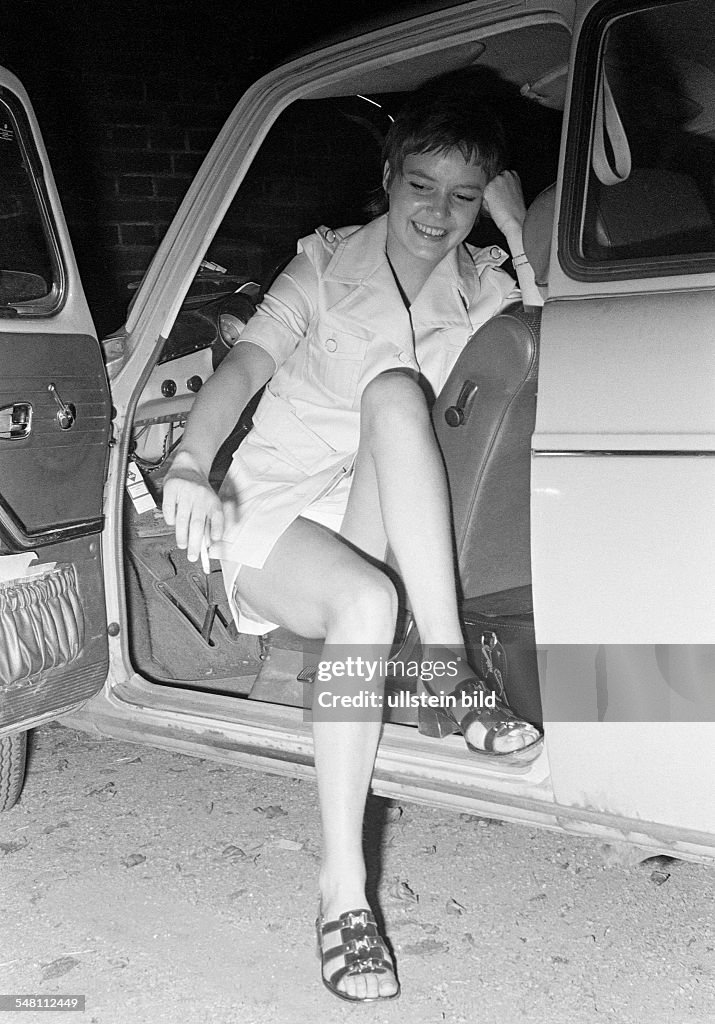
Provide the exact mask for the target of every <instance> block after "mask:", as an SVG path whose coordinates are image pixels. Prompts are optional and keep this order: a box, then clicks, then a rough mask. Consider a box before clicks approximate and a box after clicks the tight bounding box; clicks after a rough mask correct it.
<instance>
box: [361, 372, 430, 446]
mask: <svg viewBox="0 0 715 1024" xmlns="http://www.w3.org/2000/svg"><path fill="white" fill-rule="evenodd" d="M360 418H361V423H362V424H363V427H364V428H367V429H368V430H372V429H374V428H375V427H380V428H381V429H382V430H390V431H392V430H395V429H397V427H398V426H399V425H400V424H404V423H409V424H412V425H414V424H418V423H420V422H421V421H424V422H425V423H426V422H429V419H430V416H429V408H428V405H427V399H426V397H425V394H424V391H423V390H422V387H421V385H420V383H419V379H418V377H417V375H416V374H413V373H410V372H406V371H400V370H395V371H387V372H386V373H380V374H378V375H377V377H374V378H373V379H372V380H371V381H370V382H369V384H367V385H366V387H365V390H364V391H363V394H362V399H361V403H360Z"/></svg>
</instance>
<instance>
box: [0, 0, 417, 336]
mask: <svg viewBox="0 0 715 1024" xmlns="http://www.w3.org/2000/svg"><path fill="white" fill-rule="evenodd" d="M414 6H415V5H414V3H411V4H409V3H405V2H404V0H389V2H387V0H382V2H381V0H333V2H331V3H329V4H328V3H320V2H312V3H311V2H310V0H308V2H304V3H300V2H295V0H271V2H270V3H268V2H261V0H241V2H239V0H204V2H201V3H199V2H197V0H154V2H149V0H115V2H111V3H110V2H108V0H82V2H75V3H69V4H68V3H56V2H52V3H51V2H49V0H14V2H12V3H11V4H9V5H7V7H6V9H5V12H4V13H5V17H4V24H3V33H2V38H1V41H0V63H2V64H3V65H4V66H5V67H7V68H9V69H10V70H11V71H13V72H14V73H15V74H17V75H18V77H19V78H20V79H21V80H22V82H23V84H24V85H25V87H26V89H27V91H28V92H29V94H30V98H31V100H32V102H33V105H34V107H35V112H36V114H37V116H38V119H39V122H40V127H41V130H42V133H43V138H44V140H45V143H46V145H47V148H48V150H49V153H50V160H51V163H52V167H53V171H54V174H55V177H56V179H57V184H58V187H59V190H60V195H61V198H62V202H63V207H64V210H65V214H66V216H67V220H68V223H69V226H70V232H71V235H72V241H73V244H74V247H75V252H76V255H77V258H78V262H79V264H80V270H81V273H82V279H83V283H84V286H85V290H86V292H87V296H88V299H89V302H90V307H91V309H92V312H93V315H94V317H95V322H96V325H97V328H98V331H99V333H100V335H103V334H106V333H108V332H109V331H110V330H112V329H114V328H116V327H117V326H119V325H120V324H121V323H122V322H123V320H124V316H125V312H126V307H127V304H128V302H129V299H130V298H131V294H132V292H131V291H130V290H129V287H128V286H129V285H130V284H132V283H135V282H136V281H137V280H138V279H139V278H140V277H141V274H142V273H143V271H144V270H145V269H146V266H147V265H148V263H149V260H150V259H151V256H152V254H153V252H154V250H155V249H156V245H157V243H158V242H159V240H160V239H161V237H162V235H163V234H164V232H165V230H166V228H167V226H168V224H169V222H170V221H171V219H172V216H173V214H174V212H175V210H176V208H177V206H178V203H179V202H180V200H181V198H182V197H183V195H184V193H185V191H186V189H187V188H188V185H189V182H190V181H191V178H192V177H193V175H194V174H195V172H196V170H197V169H198V166H199V164H200V163H201V160H202V158H203V156H204V155H205V153H206V151H207V150H208V148H209V146H210V145H211V142H212V141H213V139H214V138H215V136H216V134H217V132H218V130H219V129H220V127H221V126H222V124H223V122H224V120H225V118H226V116H227V115H228V113H229V111H230V110H231V109H232V107H233V106H234V105H235V103H236V101H237V100H238V98H239V97H240V95H241V94H242V93H243V92H244V90H245V89H246V88H247V86H248V85H250V84H251V82H253V81H255V80H256V79H257V78H258V77H260V76H261V75H262V74H264V73H265V72H266V71H268V70H270V68H271V67H273V66H274V65H275V64H278V63H280V62H281V61H282V60H283V59H285V58H286V57H288V56H290V55H291V54H292V53H294V52H296V51H298V50H300V49H301V48H304V47H309V46H310V45H311V43H312V42H313V41H314V40H316V39H318V38H320V37H322V36H325V35H330V34H331V33H334V32H335V31H337V30H339V29H340V28H341V27H343V26H345V25H347V24H350V23H352V22H354V21H356V20H364V19H367V18H372V17H374V16H375V14H376V13H377V14H379V12H380V11H381V10H390V9H397V10H399V9H404V8H406V7H413V8H414Z"/></svg>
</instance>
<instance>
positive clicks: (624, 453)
mask: <svg viewBox="0 0 715 1024" xmlns="http://www.w3.org/2000/svg"><path fill="white" fill-rule="evenodd" d="M531 454H532V455H533V456H534V457H535V458H536V457H539V458H541V457H543V456H547V457H548V458H560V457H562V456H568V455H576V456H579V457H583V456H586V457H593V456H598V457H602V456H605V455H609V456H620V457H621V458H626V457H629V458H630V457H632V456H634V455H637V456H638V457H639V458H642V457H644V456H650V457H651V458H652V457H657V458H663V457H672V456H676V457H678V458H680V457H683V456H687V457H688V458H693V457H698V458H701V457H703V456H705V457H710V458H712V457H713V456H715V450H712V449H708V450H704V451H698V450H693V449H692V448H691V449H686V448H681V449H673V448H665V449H662V450H661V449H653V450H644V449H642V448H608V449H606V448H603V449H597V450H593V449H589V450H588V451H584V450H583V449H580V448H574V449H573V450H568V449H566V450H559V451H544V450H543V449H540V450H538V451H536V450H534V449H532V452H531Z"/></svg>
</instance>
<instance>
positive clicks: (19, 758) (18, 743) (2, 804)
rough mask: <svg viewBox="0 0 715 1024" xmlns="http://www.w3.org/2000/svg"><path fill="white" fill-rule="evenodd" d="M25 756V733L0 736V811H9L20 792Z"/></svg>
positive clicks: (23, 779)
mask: <svg viewBox="0 0 715 1024" xmlns="http://www.w3.org/2000/svg"><path fill="white" fill-rule="evenodd" d="M26 755H27V733H26V732H12V733H10V734H9V736H0V811H9V810H10V808H11V807H12V806H13V804H14V803H16V801H17V800H18V798H19V796H20V793H21V792H22V786H23V783H24V781H25V759H26Z"/></svg>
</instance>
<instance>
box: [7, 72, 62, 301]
mask: <svg viewBox="0 0 715 1024" xmlns="http://www.w3.org/2000/svg"><path fill="white" fill-rule="evenodd" d="M0 101H1V102H2V104H3V105H4V106H5V108H6V109H7V111H8V114H9V117H10V119H11V121H12V124H13V127H14V129H15V137H16V140H17V144H18V147H19V149H20V153H21V156H22V158H23V160H24V162H25V164H26V166H27V168H28V172H29V173H28V179H29V182H30V187H31V189H32V193H33V197H34V199H35V203H36V209H37V212H38V214H39V218H40V223H41V226H42V232H43V236H44V239H45V244H46V247H47V255H48V258H49V262H50V270H51V273H52V280H51V282H50V289H49V291H48V292H47V294H46V295H42V296H40V297H39V298H37V299H28V300H23V301H19V302H10V303H8V304H7V308H8V309H11V310H12V309H14V310H16V311H17V315H18V317H19V318H22V319H25V318H29V317H32V318H49V317H52V316H54V315H55V314H56V313H58V312H59V311H60V309H62V307H63V305H64V302H65V299H66V295H67V268H66V266H65V262H64V259H63V256H62V248H61V246H60V242H59V235H58V231H57V226H56V223H55V218H54V215H53V211H52V205H51V203H50V198H49V194H48V191H47V188H46V184H45V171H44V168H43V165H42V161H41V159H40V154H39V152H38V149H37V146H36V144H35V139H34V136H33V134H32V129H31V126H30V122H29V120H28V118H27V114H26V111H25V108H24V106H23V104H22V102H21V100H20V99H19V97H18V96H17V95H16V94H15V93H13V92H12V91H11V90H9V89H7V88H5V87H2V86H0Z"/></svg>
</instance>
